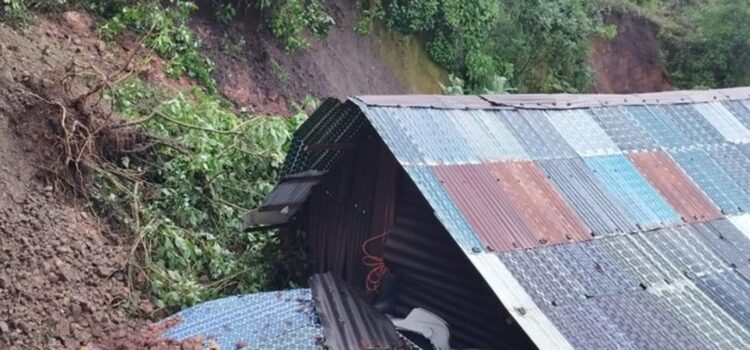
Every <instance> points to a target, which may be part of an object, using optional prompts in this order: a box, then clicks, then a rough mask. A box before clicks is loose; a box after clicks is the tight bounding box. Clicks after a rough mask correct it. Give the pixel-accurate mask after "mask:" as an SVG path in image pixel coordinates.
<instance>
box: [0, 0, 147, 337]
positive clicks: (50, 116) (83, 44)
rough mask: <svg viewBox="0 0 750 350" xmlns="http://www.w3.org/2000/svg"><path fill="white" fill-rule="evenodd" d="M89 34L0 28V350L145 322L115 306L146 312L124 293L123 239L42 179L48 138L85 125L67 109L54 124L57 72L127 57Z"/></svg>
mask: <svg viewBox="0 0 750 350" xmlns="http://www.w3.org/2000/svg"><path fill="white" fill-rule="evenodd" d="M91 26H92V21H91V20H90V18H88V17H87V16H85V15H82V14H80V13H77V12H69V13H65V14H62V15H60V16H58V17H57V18H56V19H50V18H42V19H40V22H39V23H38V25H35V26H34V27H32V28H30V29H29V30H28V31H26V32H18V31H16V30H13V29H11V28H9V27H7V26H5V25H3V24H0V43H2V44H0V189H2V190H1V192H0V349H19V350H20V349H56V348H69V349H73V348H75V349H77V348H80V347H81V346H82V345H85V344H89V343H91V342H96V341H98V340H100V339H105V338H110V337H111V335H112V334H115V333H117V332H121V333H122V332H124V333H126V334H129V333H133V332H134V330H137V329H140V328H142V327H143V326H144V325H145V324H146V323H147V315H144V314H143V313H138V314H134V313H129V312H128V311H126V308H124V307H122V306H125V305H130V306H131V307H130V309H131V310H139V309H141V308H142V309H145V310H147V311H148V310H153V306H151V305H150V303H149V302H148V301H147V300H145V299H141V298H138V297H137V296H134V295H131V292H130V288H129V287H128V283H127V279H126V275H125V273H124V267H125V266H126V262H127V260H128V254H129V251H130V244H129V242H128V235H126V234H122V233H121V232H116V231H115V230H113V229H112V228H111V227H110V226H108V225H107V224H106V223H103V222H101V221H100V220H98V219H97V218H96V217H95V216H94V215H92V214H90V213H89V212H87V211H86V210H85V209H83V208H82V207H80V206H79V205H77V203H76V200H75V198H76V197H75V196H68V197H67V198H65V196H61V194H62V193H61V191H62V188H64V187H65V186H60V185H61V183H60V182H49V181H45V180H49V179H50V177H48V176H46V175H48V174H49V173H50V172H56V171H58V170H59V169H60V168H61V166H59V165H57V164H62V161H61V159H60V155H61V152H60V149H59V147H60V144H59V143H58V142H56V140H55V137H54V135H53V132H54V131H55V130H56V129H59V128H60V127H61V126H62V125H67V126H68V128H70V125H71V123H79V124H80V125H85V121H84V120H82V119H78V120H74V118H82V115H81V114H80V113H79V112H80V111H73V108H71V107H70V106H68V108H70V110H69V112H70V113H69V115H68V116H67V117H68V118H70V119H67V121H66V122H64V123H63V122H60V120H61V119H60V118H61V113H62V108H60V107H59V106H56V105H55V103H56V101H60V103H62V104H63V105H66V103H67V102H65V101H66V97H67V96H66V93H64V90H66V89H64V87H63V85H62V84H59V79H58V78H59V77H60V76H61V75H62V74H64V68H66V67H68V68H69V67H71V64H72V63H73V62H76V64H78V65H81V66H89V65H91V66H93V67H97V68H96V69H97V70H99V71H101V72H109V71H112V70H113V69H114V68H115V67H117V65H118V64H121V62H117V61H116V59H115V57H116V56H119V57H124V56H125V57H126V56H127V55H126V54H125V52H124V50H123V49H120V48H115V49H112V50H110V49H108V48H107V47H106V45H104V44H103V43H102V42H100V41H99V40H98V39H96V37H95V36H94V35H93V32H92V27H91ZM120 59H121V58H120ZM68 88H69V90H70V91H71V92H70V93H71V94H73V93H76V91H81V89H87V88H90V87H87V86H71V87H68ZM44 99H48V101H47V102H45V101H43V100H44ZM80 108H84V107H83V106H81V107H80ZM69 179H72V178H69Z"/></svg>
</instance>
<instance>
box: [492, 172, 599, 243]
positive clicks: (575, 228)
mask: <svg viewBox="0 0 750 350" xmlns="http://www.w3.org/2000/svg"><path fill="white" fill-rule="evenodd" d="M487 167H488V168H489V169H490V172H491V173H492V174H493V175H495V177H496V179H497V182H498V183H500V184H501V185H502V186H503V189H504V190H505V192H506V193H508V195H509V198H510V200H511V201H513V203H514V204H515V206H516V207H517V208H519V209H520V213H521V215H523V217H524V218H525V219H526V222H528V223H529V226H531V228H532V229H533V230H534V231H535V232H540V233H542V235H543V236H544V237H545V239H546V240H547V241H549V242H550V243H563V242H568V241H573V240H575V241H583V240H587V239H591V230H590V229H589V228H587V227H586V226H585V225H584V223H583V221H581V219H580V218H579V217H578V216H577V215H576V214H575V213H574V212H573V210H572V209H571V208H570V207H569V206H568V205H567V204H566V203H565V200H564V199H563V198H562V196H561V195H560V193H559V192H557V190H556V189H555V188H554V187H553V186H552V184H551V183H550V182H549V181H548V180H547V178H546V177H545V176H544V174H542V172H541V171H540V170H539V169H538V168H537V167H536V166H535V165H534V163H533V162H528V161H527V162H506V163H489V164H487Z"/></svg>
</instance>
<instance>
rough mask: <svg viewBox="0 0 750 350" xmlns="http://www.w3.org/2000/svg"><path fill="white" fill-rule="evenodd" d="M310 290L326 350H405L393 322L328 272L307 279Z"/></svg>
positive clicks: (405, 347)
mask: <svg viewBox="0 0 750 350" xmlns="http://www.w3.org/2000/svg"><path fill="white" fill-rule="evenodd" d="M310 290H311V291H312V296H313V301H314V303H315V310H316V311H317V312H318V314H319V317H320V323H321V324H322V325H323V329H324V337H325V338H324V340H323V345H324V346H325V347H326V348H327V349H331V350H351V349H377V350H391V349H392V350H401V349H403V350H406V349H407V345H406V343H405V341H404V340H403V339H402V338H401V337H399V335H398V333H397V332H396V329H395V328H394V326H393V323H391V321H390V320H389V319H388V318H387V317H386V316H385V315H383V314H381V313H380V312H378V311H376V310H375V308H373V307H372V306H371V305H370V304H369V303H367V301H365V299H364V296H363V295H362V294H360V293H358V292H357V291H356V290H354V289H353V288H352V287H351V286H349V285H348V284H346V283H344V282H342V281H340V280H338V279H337V278H336V277H334V276H333V275H332V274H331V273H323V274H318V275H314V276H313V277H312V278H310Z"/></svg>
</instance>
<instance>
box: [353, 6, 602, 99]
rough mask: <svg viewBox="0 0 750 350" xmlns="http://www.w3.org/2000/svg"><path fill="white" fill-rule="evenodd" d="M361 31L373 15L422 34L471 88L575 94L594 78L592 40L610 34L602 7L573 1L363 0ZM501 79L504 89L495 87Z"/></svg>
mask: <svg viewBox="0 0 750 350" xmlns="http://www.w3.org/2000/svg"><path fill="white" fill-rule="evenodd" d="M358 4H359V6H360V8H361V9H362V11H363V13H364V16H363V21H362V22H360V23H358V25H357V28H358V29H360V30H361V33H363V34H366V33H367V31H366V30H364V29H366V28H368V25H367V24H366V23H367V22H368V21H371V20H373V19H375V18H379V19H381V20H383V21H384V22H385V23H386V25H387V26H388V27H389V28H391V29H392V30H396V31H399V32H401V33H404V34H412V35H418V36H420V37H422V38H424V39H425V40H426V42H427V46H426V49H427V52H428V54H429V55H430V57H431V58H432V59H433V60H435V61H436V62H438V63H439V64H441V65H442V66H444V67H445V68H446V69H447V70H448V71H449V72H450V73H452V74H454V75H456V76H457V77H459V78H461V79H463V80H465V81H466V88H467V90H468V91H470V92H484V91H485V90H496V89H497V88H498V87H500V88H502V90H507V88H506V86H505V83H506V82H508V83H510V85H512V86H516V87H517V88H518V89H519V90H521V91H578V90H582V89H584V88H585V87H586V86H587V85H588V83H589V81H590V76H591V74H590V72H589V70H588V64H587V63H588V57H589V46H590V45H589V40H590V39H591V38H593V37H595V36H612V35H613V34H614V31H613V29H612V28H610V27H606V26H603V25H602V23H601V15H600V7H598V6H595V5H594V4H591V3H590V2H586V1H576V0H531V1H495V0H468V1H463V0H461V1H459V0H416V1H407V0H381V1H370V2H366V3H365V2H363V1H360V2H358ZM499 82H503V83H502V84H500V85H502V86H497V85H498V83H499Z"/></svg>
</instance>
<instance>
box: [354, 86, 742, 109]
mask: <svg viewBox="0 0 750 350" xmlns="http://www.w3.org/2000/svg"><path fill="white" fill-rule="evenodd" d="M745 99H750V87H736V88H726V89H713V90H673V91H661V92H648V93H635V94H568V93H558V94H505V95H493V94H483V95H422V94H414V95H359V96H351V97H349V100H350V101H353V102H355V103H357V102H359V103H362V104H364V105H367V106H375V107H402V108H403V107H422V108H442V109H498V108H499V109H507V108H510V109H572V108H595V107H611V106H627V105H664V104H667V105H672V104H692V103H705V102H712V101H726V100H745Z"/></svg>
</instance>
